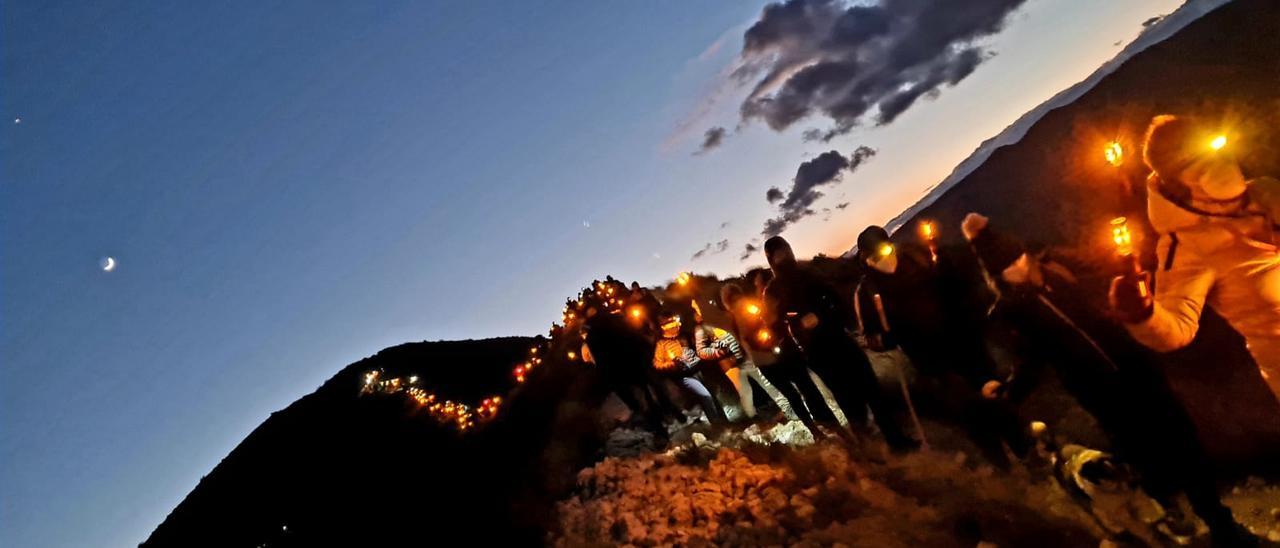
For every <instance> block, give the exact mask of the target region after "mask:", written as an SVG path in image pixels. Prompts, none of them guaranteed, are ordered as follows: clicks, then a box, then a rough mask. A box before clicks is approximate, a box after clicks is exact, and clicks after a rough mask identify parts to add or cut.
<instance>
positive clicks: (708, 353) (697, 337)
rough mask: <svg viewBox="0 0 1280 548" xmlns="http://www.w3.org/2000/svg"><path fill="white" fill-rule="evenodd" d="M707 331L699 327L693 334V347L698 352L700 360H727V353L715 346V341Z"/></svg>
mask: <svg viewBox="0 0 1280 548" xmlns="http://www.w3.org/2000/svg"><path fill="white" fill-rule="evenodd" d="M707 331H708V329H707V328H705V327H702V326H699V327H698V328H697V330H695V331H694V332H693V347H694V348H696V349H697V351H698V359H701V360H706V361H718V360H721V359H723V358H725V357H726V356H727V355H728V354H727V352H726V351H725V350H724V349H722V348H720V347H719V346H717V345H716V344H714V343H715V342H716V341H715V339H714V338H713V337H712V336H711V335H710V334H709V333H707Z"/></svg>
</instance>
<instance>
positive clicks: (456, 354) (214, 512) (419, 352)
mask: <svg viewBox="0 0 1280 548" xmlns="http://www.w3.org/2000/svg"><path fill="white" fill-rule="evenodd" d="M534 342H535V339H530V338H523V337H512V338H503V339H489V340H482V341H457V342H423V343H410V344H404V345H400V346H396V347H392V348H388V349H386V350H383V351H381V352H379V353H378V354H376V355H374V356H372V357H369V358H366V359H364V360H361V361H359V362H356V363H354V364H352V365H350V366H348V367H346V368H344V369H343V370H342V371H340V372H339V373H338V374H336V375H334V376H333V378H331V379H329V381H327V382H326V383H325V384H324V385H323V386H321V387H320V388H319V389H318V390H316V391H315V392H314V393H312V394H310V395H308V396H305V397H303V398H302V399H300V400H298V401H297V402H294V403H293V404H292V405H290V406H289V407H287V408H285V409H283V410H281V411H278V412H276V413H273V414H272V415H271V417H270V418H268V419H267V420H266V421H264V422H263V423H262V425H260V426H259V427H258V428H257V429H255V430H254V431H253V433H251V434H250V435H249V436H248V437H246V438H245V440H244V441H243V442H241V443H240V445H239V446H237V447H236V448H235V449H234V450H233V451H232V452H231V453H230V454H229V455H228V456H227V457H226V458H225V459H223V461H222V463H220V464H219V465H218V466H217V467H216V468H215V469H214V470H213V471H212V472H210V473H209V475H208V476H206V477H205V478H203V479H202V480H201V481H200V483H199V484H198V485H197V486H196V487H195V489H193V490H192V491H191V493H190V494H189V495H188V496H187V498H186V500H184V501H183V502H182V503H181V504H179V505H178V507H177V508H175V509H174V510H173V512H172V513H171V514H170V515H169V516H168V518H167V519H166V520H165V521H164V522H163V523H162V524H160V526H159V527H158V528H157V529H156V530H155V532H154V533H153V534H152V536H151V538H150V539H148V541H147V542H146V543H145V544H146V545H154V546H193V545H216V546H258V545H260V544H263V543H266V544H267V545H270V546H279V545H295V546H299V545H318V544H317V541H320V540H324V539H327V540H330V541H332V540H335V539H340V538H349V539H350V540H353V541H357V540H358V539H363V540H365V541H368V540H370V539H374V538H381V539H406V538H412V537H413V536H414V535H415V533H413V532H412V531H411V530H410V529H412V528H408V527H407V526H406V525H405V524H406V523H409V522H412V523H420V522H421V520H422V516H424V515H429V516H435V517H437V518H438V519H439V520H440V521H438V523H465V522H466V520H469V519H472V518H473V516H475V515H477V512H481V513H485V512H487V513H492V512H493V510H492V507H493V504H491V503H489V502H488V501H486V500H484V499H485V495H483V494H482V492H481V491H478V490H476V489H475V479H474V477H475V476H474V474H475V472H476V471H475V467H476V466H478V464H477V461H476V460H475V459H474V456H473V450H472V449H471V448H469V447H466V446H464V444H463V442H462V441H461V440H460V438H459V436H458V435H457V433H456V432H455V431H454V430H453V429H451V428H446V427H444V426H441V425H439V424H438V423H437V422H435V421H433V420H431V419H429V418H427V417H425V416H423V415H422V414H421V413H420V412H415V411H414V410H413V409H412V408H411V406H410V404H409V403H408V401H406V400H405V399H404V398H399V397H390V396H388V397H376V396H370V397H359V396H358V394H359V389H360V384H361V382H362V377H363V375H364V373H365V372H367V371H370V370H374V369H382V370H384V371H385V372H386V373H387V374H388V375H401V374H403V375H408V374H417V375H419V376H421V377H422V379H423V381H422V382H423V383H424V384H425V385H428V386H432V387H434V390H435V391H436V392H437V393H439V394H441V395H442V396H444V397H447V398H455V399H458V400H463V401H475V400H478V399H480V398H481V397H482V396H487V395H491V394H495V393H505V392H506V391H507V389H508V388H509V387H510V386H511V384H512V383H511V380H510V371H511V365H512V364H513V363H516V362H518V361H520V360H521V359H523V358H524V356H525V355H526V353H527V352H528V349H529V347H530V346H531V345H532V344H533V343H534ZM432 521H435V520H432Z"/></svg>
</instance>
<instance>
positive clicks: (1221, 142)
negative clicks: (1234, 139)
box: [1209, 135, 1227, 150]
mask: <svg viewBox="0 0 1280 548" xmlns="http://www.w3.org/2000/svg"><path fill="white" fill-rule="evenodd" d="M1225 146H1227V136H1226V135H1219V136H1217V137H1214V138H1213V140H1212V141H1209V148H1211V149H1213V150H1222V147H1225Z"/></svg>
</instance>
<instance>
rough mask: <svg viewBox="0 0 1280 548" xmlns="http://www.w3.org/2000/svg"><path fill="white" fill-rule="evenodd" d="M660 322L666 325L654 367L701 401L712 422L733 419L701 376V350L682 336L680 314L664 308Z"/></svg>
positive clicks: (686, 393)
mask: <svg viewBox="0 0 1280 548" xmlns="http://www.w3.org/2000/svg"><path fill="white" fill-rule="evenodd" d="M658 324H659V327H660V328H661V329H662V338H660V339H658V343H657V344H656V345H655V346H654V348H653V368H654V370H656V371H657V372H658V373H659V374H661V375H662V376H663V377H665V378H666V379H668V380H670V381H671V383H672V384H674V385H675V386H676V388H677V389H679V391H680V392H682V393H683V394H684V395H685V396H687V397H689V398H690V399H692V400H694V401H696V402H698V405H699V406H700V407H702V412H703V413H706V415H707V420H709V421H710V422H711V424H713V425H724V424H727V423H728V422H729V421H728V419H727V418H725V415H724V410H723V409H720V406H719V405H716V402H715V400H714V399H713V398H712V397H711V392H710V391H708V390H707V387H706V385H705V384H703V383H702V381H701V380H699V379H698V377H697V374H698V368H699V360H698V355H697V353H696V352H695V351H694V350H693V348H690V347H689V346H688V345H686V344H685V343H684V341H682V340H681V338H680V327H681V325H682V323H681V321H680V316H679V315H677V314H675V313H672V312H670V311H664V312H662V313H661V314H660V315H659V316H658Z"/></svg>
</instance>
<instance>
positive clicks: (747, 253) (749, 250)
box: [738, 242, 760, 261]
mask: <svg viewBox="0 0 1280 548" xmlns="http://www.w3.org/2000/svg"><path fill="white" fill-rule="evenodd" d="M757 251H760V248H759V247H756V245H755V244H753V243H751V242H747V245H745V246H743V247H742V255H741V256H739V257H738V260H739V261H745V260H747V259H750V258H751V256H752V255H755V254H756V252H757Z"/></svg>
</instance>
